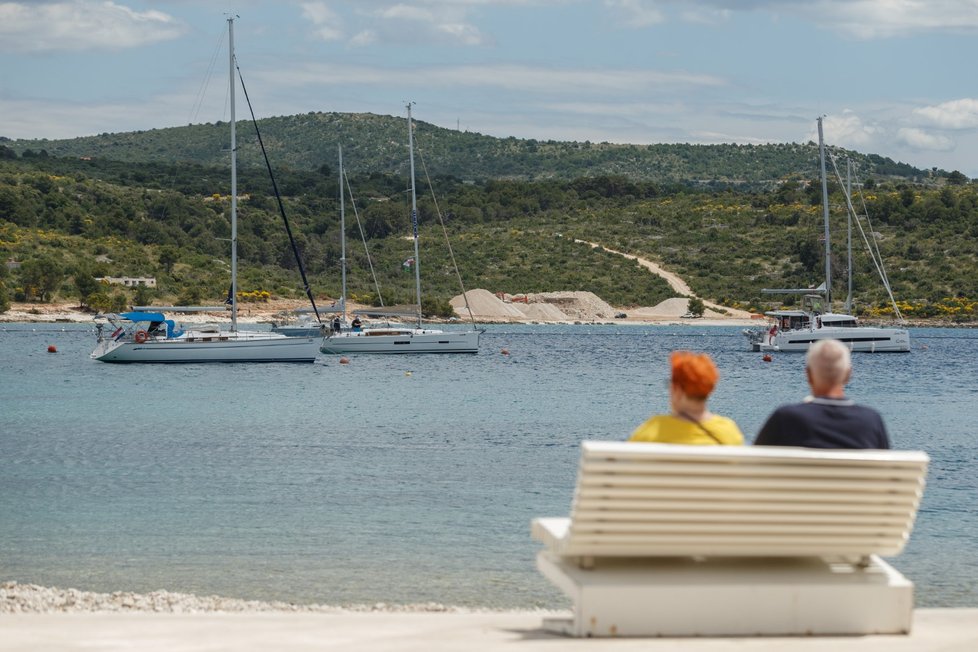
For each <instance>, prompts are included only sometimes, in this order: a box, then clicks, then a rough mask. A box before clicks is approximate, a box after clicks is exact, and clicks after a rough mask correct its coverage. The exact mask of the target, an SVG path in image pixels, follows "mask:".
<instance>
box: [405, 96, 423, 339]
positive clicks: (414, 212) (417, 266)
mask: <svg viewBox="0 0 978 652" xmlns="http://www.w3.org/2000/svg"><path fill="white" fill-rule="evenodd" d="M411 104H413V102H408V105H407V114H408V152H409V153H410V157H411V225H412V226H413V228H414V290H415V298H416V300H417V302H418V328H421V261H420V259H419V258H418V196H417V191H416V190H415V187H414V128H413V126H412V123H411Z"/></svg>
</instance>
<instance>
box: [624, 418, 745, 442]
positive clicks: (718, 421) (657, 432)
mask: <svg viewBox="0 0 978 652" xmlns="http://www.w3.org/2000/svg"><path fill="white" fill-rule="evenodd" d="M704 429H705V430H708V431H709V432H710V434H711V435H713V437H716V439H714V438H713V437H710V435H708V434H707V433H706V432H704ZM718 440H719V441H718ZM628 441H651V442H659V443H662V444H707V445H710V444H712V445H716V444H718V443H719V444H725V445H728V446H740V445H743V443H744V435H743V433H741V432H740V428H738V427H737V424H736V423H734V422H733V420H732V419H728V418H727V417H721V416H719V415H717V414H714V415H713V416H711V417H710V418H709V419H707V420H705V421H703V422H701V423H700V424H696V423H693V422H692V421H687V420H686V419H680V418H678V417H674V416H671V415H667V414H663V415H659V416H654V417H652V418H651V419H649V420H648V421H646V422H645V423H643V424H642V425H640V426H639V427H638V428H636V429H635V432H633V433H632V435H631V437H629V438H628Z"/></svg>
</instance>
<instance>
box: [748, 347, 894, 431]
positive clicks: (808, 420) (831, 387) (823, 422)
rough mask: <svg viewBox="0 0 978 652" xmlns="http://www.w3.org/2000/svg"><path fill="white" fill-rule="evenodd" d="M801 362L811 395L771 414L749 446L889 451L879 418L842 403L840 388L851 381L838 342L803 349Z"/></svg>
mask: <svg viewBox="0 0 978 652" xmlns="http://www.w3.org/2000/svg"><path fill="white" fill-rule="evenodd" d="M805 362H806V366H805V373H806V375H807V376H808V384H809V386H810V387H811V388H812V395H811V396H809V397H807V398H806V399H805V400H804V402H802V403H797V404H794V405H783V406H781V407H779V408H778V409H777V410H775V411H774V413H773V414H771V416H769V417H768V419H767V422H765V424H764V425H763V426H762V427H761V431H760V432H759V433H758V434H757V438H756V439H755V440H754V445H755V446H804V447H807V448H889V447H890V440H889V437H888V436H887V434H886V426H884V425H883V419H882V417H881V416H880V414H879V413H878V412H877V411H876V410H874V409H872V408H869V407H864V406H861V405H856V404H855V402H854V401H852V400H850V399H848V398H846V394H845V385H846V383H848V382H849V377H850V376H851V375H852V361H851V358H850V355H849V349H848V348H846V346H845V345H844V344H843V343H842V342H839V341H838V340H820V341H818V342H816V343H815V344H813V345H812V346H811V347H810V348H809V349H808V356H807V358H806V361H805Z"/></svg>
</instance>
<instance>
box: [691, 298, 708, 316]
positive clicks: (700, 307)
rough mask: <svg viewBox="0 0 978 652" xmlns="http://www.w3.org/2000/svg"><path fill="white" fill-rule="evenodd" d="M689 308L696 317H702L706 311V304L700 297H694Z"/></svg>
mask: <svg viewBox="0 0 978 652" xmlns="http://www.w3.org/2000/svg"><path fill="white" fill-rule="evenodd" d="M688 310H689V311H690V312H691V313H692V314H693V315H695V316H696V317H702V316H703V313H704V312H706V305H705V304H704V303H703V300H702V299H700V298H699V297H693V298H692V299H690V300H689V306H688Z"/></svg>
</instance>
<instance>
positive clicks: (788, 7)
mask: <svg viewBox="0 0 978 652" xmlns="http://www.w3.org/2000/svg"><path fill="white" fill-rule="evenodd" d="M658 3H659V4H660V5H666V4H673V5H679V6H681V7H682V8H683V12H682V13H683V17H684V18H685V19H687V20H695V21H697V22H698V21H703V20H709V19H711V18H713V19H716V18H723V17H725V16H728V15H730V14H732V13H733V12H736V11H758V12H764V13H768V14H770V15H771V16H772V17H774V18H778V17H779V16H783V15H797V16H801V17H802V18H804V19H805V20H810V21H812V22H813V23H815V24H817V25H822V26H824V27H827V28H829V29H832V30H835V31H838V32H841V33H843V34H846V35H848V36H850V37H853V38H856V39H866V40H869V39H878V38H891V37H899V36H905V35H909V34H914V33H920V32H937V31H947V32H974V31H978V0H737V2H731V1H730V0H697V2H687V0H658Z"/></svg>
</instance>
